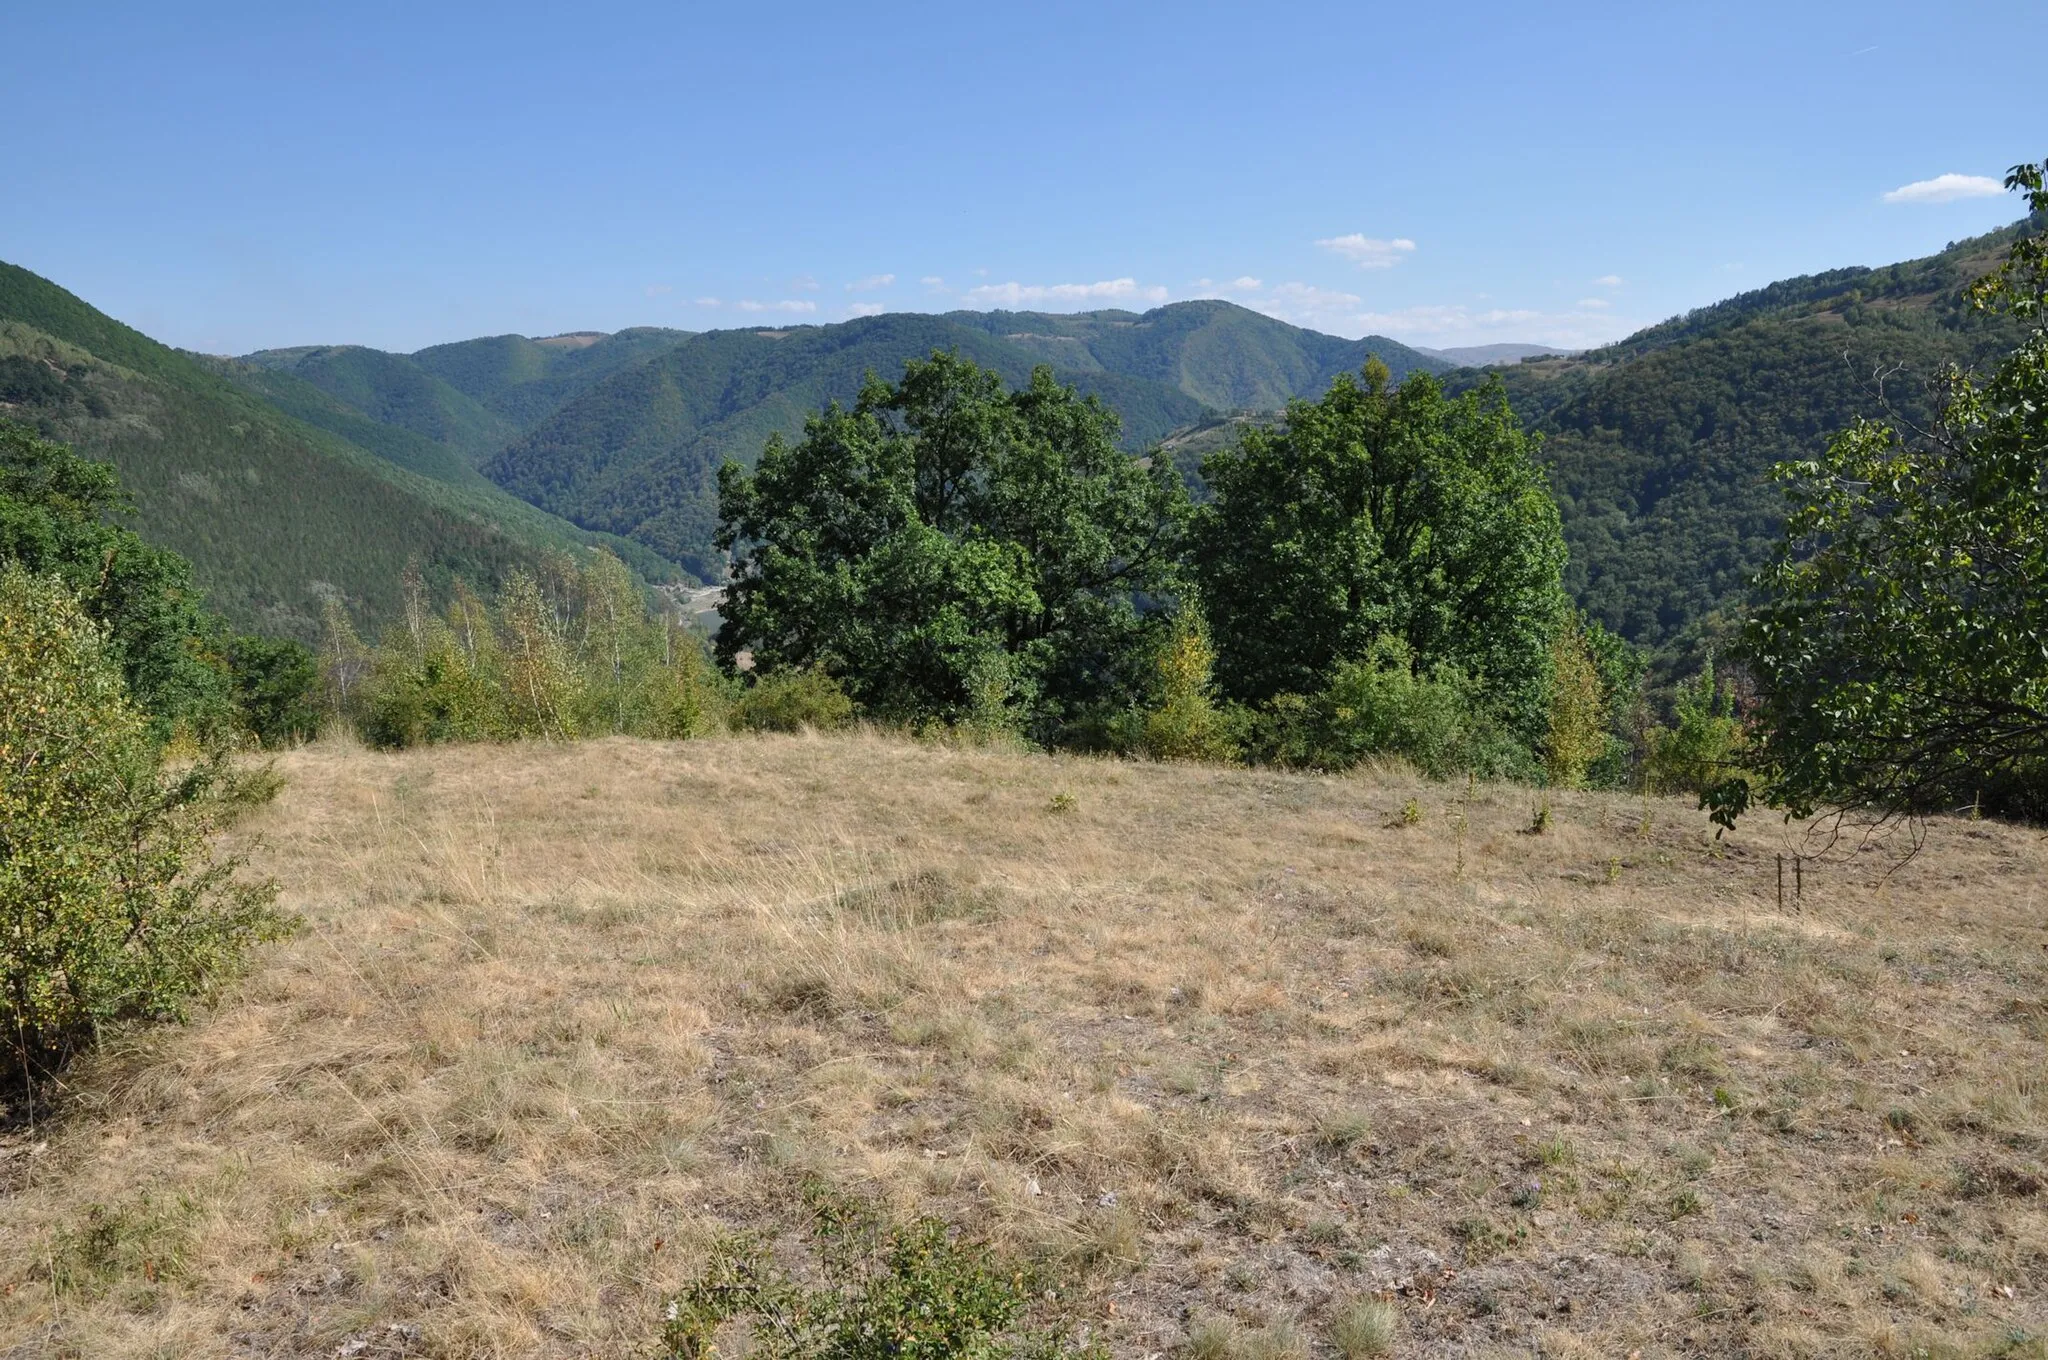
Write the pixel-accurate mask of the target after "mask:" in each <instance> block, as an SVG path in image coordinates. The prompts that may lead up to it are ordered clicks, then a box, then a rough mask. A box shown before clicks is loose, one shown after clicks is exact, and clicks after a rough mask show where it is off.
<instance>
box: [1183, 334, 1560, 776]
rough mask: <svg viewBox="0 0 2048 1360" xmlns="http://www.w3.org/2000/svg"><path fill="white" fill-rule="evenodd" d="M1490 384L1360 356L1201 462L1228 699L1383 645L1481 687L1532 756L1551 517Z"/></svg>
mask: <svg viewBox="0 0 2048 1360" xmlns="http://www.w3.org/2000/svg"><path fill="white" fill-rule="evenodd" d="M1533 452H1534V442H1533V440H1532V439H1531V438H1530V437H1529V436H1527V435H1525V434H1524V433H1523V432H1522V428H1521V426H1520V425H1519V424H1518V423H1517V422H1516V420H1515V418H1514V415H1513V414H1512V413H1511V412H1510V411H1509V410H1508V406H1507V401H1506V399H1505V397H1504V396H1503V395H1502V391H1501V389H1500V388H1499V387H1498V385H1494V386H1490V387H1488V388H1487V389H1485V390H1483V391H1481V392H1476V393H1467V394H1466V395H1465V396H1463V397H1460V398H1458V399H1456V400H1451V399H1447V398H1446V397H1445V396H1444V393H1443V389H1442V388H1441V387H1440V386H1439V385H1438V383H1437V382H1436V380H1435V379H1433V378H1431V377H1429V376H1427V375H1420V374H1418V375H1412V376H1411V377H1410V378H1409V379H1408V381H1407V382H1405V383H1403V384H1401V385H1400V386H1399V387H1393V386H1390V385H1389V383H1388V377H1387V369H1386V367H1385V365H1383V364H1380V363H1378V362H1377V361H1376V360H1373V361H1368V362H1367V364H1366V367H1365V371H1364V373H1363V375H1362V380H1353V379H1351V378H1349V377H1340V378H1339V379H1338V380H1337V381H1336V383H1335V384H1333V385H1332V386H1331V388H1330V391H1329V392H1328V394H1327V395H1325V396H1324V397H1323V399H1322V400H1321V401H1317V402H1307V401H1296V402H1294V403H1293V404H1292V405H1290V406H1289V407H1288V409H1287V417H1286V421H1285V423H1284V425H1282V426H1281V427H1280V428H1279V429H1277V430H1273V431H1265V430H1257V429H1254V430H1251V431H1249V432H1248V433H1247V434H1246V435H1245V436H1244V440H1243V443H1242V444H1241V445H1240V446H1239V447H1238V448H1236V449H1232V450H1226V451H1224V452H1221V453H1217V454H1214V455H1211V456H1210V457H1209V458H1208V459H1206V460H1205V461H1204V462H1203V464H1202V474H1203V476H1204V477H1206V478H1207V479H1208V482H1209V485H1210V486H1211V487H1212V488H1213V489H1214V491H1215V496H1216V498H1215V500H1214V502H1213V503H1212V504H1210V505H1208V506H1206V507H1204V508H1203V510H1202V511H1201V512H1200V513H1199V516H1198V518H1197V521H1196V525H1195V533H1194V543H1195V565H1196V571H1197V575H1198V577H1199V580H1200V584H1201V588H1202V598H1203V602H1204V604H1205V605H1206V606H1207V608H1208V611H1209V622H1210V626H1211V629H1212V631H1213V636H1214V638H1215V642H1216V651H1217V655H1218V659H1219V663H1220V664H1219V668H1218V678H1219V681H1220V682H1221V685H1222V688H1223V690H1224V692H1225V693H1226V694H1227V695H1229V696H1230V697H1231V698H1234V699H1238V700H1242V701H1245V702H1252V703H1257V702H1262V701H1266V700H1271V699H1273V698H1274V697H1276V696H1278V695H1283V694H1296V695H1312V694H1316V693H1318V692H1319V691H1321V690H1322V689H1323V688H1324V687H1325V686H1326V685H1327V684H1328V683H1329V681H1330V680H1331V678H1332V676H1333V675H1334V673H1335V671H1336V669H1337V667H1339V666H1340V665H1342V664H1344V663H1346V662H1351V661H1359V660H1362V659H1363V658H1364V657H1365V656H1366V654H1367V652H1368V650H1369V649H1370V648H1371V647H1372V645H1373V643H1374V642H1375V641H1376V640H1377V639H1378V638H1380V637H1382V636H1392V637H1396V638H1399V639H1401V641H1402V642H1403V643H1404V644H1405V645H1406V646H1407V647H1408V648H1409V649H1410V651H1411V652H1412V654H1413V657H1414V660H1415V662H1416V664H1417V665H1419V666H1420V667H1421V668H1422V669H1424V670H1433V669H1434V668H1435V667H1437V666H1439V665H1443V664H1450V665H1454V666H1456V667H1458V668H1459V669H1460V670H1462V671H1463V672H1464V673H1465V674H1466V675H1468V676H1471V677H1474V678H1476V679H1479V680H1481V681H1482V682H1483V683H1484V685H1485V687H1486V689H1487V692H1488V694H1489V696H1490V699H1491V701H1492V702H1493V703H1494V704H1495V705H1496V706H1497V707H1498V708H1499V710H1500V712H1501V713H1502V714H1503V716H1504V717H1505V718H1506V719H1507V720H1508V722H1509V723H1510V725H1511V726H1512V727H1513V729H1514V730H1515V731H1517V732H1518V733H1519V734H1520V736H1521V738H1522V740H1524V741H1525V742H1526V743H1528V744H1529V745H1531V746H1532V747H1533V746H1534V745H1535V744H1536V743H1537V742H1538V741H1540V740H1541V738H1542V736H1543V732H1544V718H1545V707H1544V699H1545V695H1546V687H1547V681H1548V677H1549V670H1550V664H1551V658H1550V644H1551V639H1552V637H1553V636H1554V634H1555V631H1556V628H1557V626H1558V623H1559V621H1560V619H1561V617H1562V616H1563V612H1564V607H1565V605H1564V596H1563V592H1562V589H1561V587H1560V585H1559V578H1560V573H1561V572H1562V570H1563V567H1564V559H1565V551H1564V541H1563V538H1562V536H1561V533H1560V530H1559V528H1558V514H1557V506H1556V504H1555V503H1554V502H1553V501H1552V500H1551V498H1550V494H1549V491H1548V490H1547V489H1546V487H1545V485H1544V481H1543V476H1542V473H1541V472H1540V471H1539V470H1538V469H1537V467H1536V464H1535V462H1534V461H1533V458H1532V454H1533Z"/></svg>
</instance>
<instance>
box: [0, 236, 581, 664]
mask: <svg viewBox="0 0 2048 1360" xmlns="http://www.w3.org/2000/svg"><path fill="white" fill-rule="evenodd" d="M0 323H4V329H0V347H4V348H5V349H6V350H7V351H8V352H10V353H15V354H27V355H34V356H36V357H37V358H39V359H41V360H45V361H48V362H53V363H55V364H57V365H58V366H59V367H64V368H67V369H68V370H69V371H68V372H67V375H66V379H65V382H66V385H67V395H66V397H65V399H62V400H59V401H56V402H54V403H50V404H46V405H41V406H37V407H24V408H19V409H15V410H10V411H9V412H7V413H6V414H8V415H10V416H12V417H14V418H17V419H25V420H28V421H29V422H30V423H33V424H36V425H39V426H41V427H42V428H43V429H44V430H45V431H46V432H47V433H49V434H50V435H52V436H53V437H56V438H59V439H63V440H65V441H66V442H68V443H71V444H72V445H74V446H75V447H77V448H78V449H79V450H80V451H81V452H84V453H86V454H88V455H90V456H93V457H97V458H104V459H107V460H109V461H111V462H113V463H114V464H115V465H116V466H117V467H118V468H119V469H120V471H121V475H122V481H123V483H124V485H125V486H126V487H127V489H128V490H129V492H130V494H131V495H132V496H133V497H134V498H135V500H136V501H137V503H138V504H139V506H140V513H139V514H138V516H137V519H136V525H137V528H138V529H139V530H140V531H141V532H142V533H143V534H144V535H145V536H146V537H148V538H150V539H151V540H152V541H155V542H159V543H162V544H164V545H165V546H167V547H170V548H173V549H175V550H177V551H179V552H181V553H184V554H185V555H186V556H188V557H190V558H191V559H192V561H193V564H194V567H195V570H196V572H197V575H198V579H199V583H200V584H201V585H202V586H203V587H204V588H205V589H206V591H207V594H208V596H209V598H210V599H211V600H212V602H213V603H214V604H215V606H216V607H218V608H220V609H221V610H222V611H223V612H225V613H226V614H227V615H228V616H229V617H230V618H232V619H234V620H235V621H237V622H238V623H240V624H241V625H243V626H247V627H260V628H264V629H267V630H269V631H273V632H278V633H285V634H290V635H296V636H300V637H309V636H311V635H312V634H313V632H314V630H315V628H316V623H317V619H318V599H317V597H318V593H319V591H320V590H322V589H324V588H327V587H333V588H336V589H339V590H340V591H341V592H342V593H343V594H344V595H345V596H347V597H348V598H349V599H350V601H351V602H352V603H353V604H355V605H356V606H358V608H359V609H360V611H361V612H362V613H363V614H364V615H365V616H366V618H367V619H368V621H370V622H372V623H374V622H376V621H378V620H380V619H382V618H387V617H390V616H391V615H392V614H393V613H394V612H395V610H396V607H397V593H398V577H399V574H400V572H401V571H402V570H403V568H404V565H405V562H406V560H407V559H408V558H410V557H414V556H417V557H418V558H419V559H420V560H421V563H422V565H423V567H424V568H425V569H426V571H427V573H428V575H429V577H430V578H431V579H436V580H445V579H446V578H448V577H450V576H452V575H461V576H464V577H467V578H470V579H473V580H478V581H483V582H489V581H492V580H495V579H497V578H499V577H501V576H502V574H503V573H504V572H505V571H507V570H509V569H510V568H512V567H514V566H518V565H521V564H522V563H529V562H532V561H534V560H535V558H536V557H537V555H538V554H539V553H540V552H542V551H544V550H546V549H547V548H549V547H550V546H553V545H554V544H555V543H558V542H560V541H561V535H562V533H563V532H564V530H563V529H562V528H561V527H560V526H559V525H557V526H556V527H555V528H553V529H552V530H551V531H550V532H549V533H547V534H544V535H543V534H536V533H528V532H525V531H523V529H522V528H521V527H519V526H514V527H513V528H512V529H510V530H509V531H508V529H507V528H506V527H504V526H502V525H501V524H500V523H498V521H497V519H496V517H495V516H496V514H497V513H498V512H499V511H501V510H502V509H503V502H504V500H505V499H506V498H504V497H503V496H502V495H499V494H497V493H495V492H491V491H488V490H474V489H465V488H461V487H456V486H450V485H447V484H445V483H442V482H437V481H435V480H433V479H431V478H429V477H426V476H422V475H419V474H418V473H415V472H412V471H409V470H407V469H405V468H403V467H400V466H398V465H396V464H394V463H390V462H387V461H385V460H384V459H382V458H380V457H378V456H376V455H375V454H373V453H370V452H368V451H366V450H363V449H360V448H358V447H356V446H354V445H352V444H350V443H348V442H346V441H345V440H343V439H340V438H337V437H335V436H334V435H332V434H329V433H327V432H325V431H322V430H317V429H314V428H311V427H309V426H307V425H304V424H301V423H299V422H297V421H294V420H292V419H290V418H288V417H286V416H284V415H283V414H281V413H279V412H278V411H276V410H275V409H273V408H272V407H271V406H270V405H268V404H267V403H265V402H264V401H261V400H259V399H258V398H257V397H255V396H254V395H253V394H251V393H248V392H245V391H243V390H241V389H240V388H238V387H236V386H235V385H233V384H232V383H229V382H228V381H226V380H225V379H224V378H222V377H220V376H219V375H218V374H217V373H215V372H212V371H210V370H209V368H208V367H207V366H205V365H204V364H202V363H200V362H198V361H196V360H195V359H194V358H193V357H191V356H188V355H184V354H180V353H179V352H177V351H175V350H172V349H170V348H168V347H166V346H163V345H160V344H158V343H156V342H155V341H153V340H150V339H149V338H148V337H147V336H144V335H142V334H141V333H140V332H137V331H134V330H132V329H130V328H128V327H126V326H123V325H121V324H120V323H119V322H116V321H114V320H113V319H112V318H110V317H107V316H105V315H104V314H102V313H100V312H98V311H96V310H94V309H93V308H91V307H90V306H88V305H87V304H85V303H84V302H82V301H80V300H79V299H78V298H76V297H74V296H72V295H71V294H69V293H67V292H65V291H64V290H62V289H61V288H58V287H57V286H56V285H54V284H51V283H49V282H48V281H46V280H44V279H41V278H39V277H37V276H36V275H34V274H31V273H29V272H28V271H26V270H22V269H18V268H16V267H14V266H11V265H0Z"/></svg>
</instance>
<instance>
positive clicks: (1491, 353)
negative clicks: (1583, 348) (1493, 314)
mask: <svg viewBox="0 0 2048 1360" xmlns="http://www.w3.org/2000/svg"><path fill="white" fill-rule="evenodd" d="M1415 350H1416V352H1417V353H1418V354H1427V355H1429V356H1430V357H1431V358H1432V359H1442V360H1444V361H1445V362H1446V363H1452V364H1456V365H1457V366H1458V367H1460V368H1485V367H1487V366H1489V365H1495V364H1519V363H1520V362H1522V360H1524V359H1544V358H1550V357H1553V356H1555V355H1560V354H1576V353H1578V351H1577V350H1573V349H1552V348H1551V347H1550V346H1549V345H1522V344H1515V343H1512V342H1510V343H1505V344H1499V345H1459V346H1457V347H1456V348H1453V349H1424V348H1423V347H1422V346H1420V345H1417V346H1416V347H1415Z"/></svg>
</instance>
